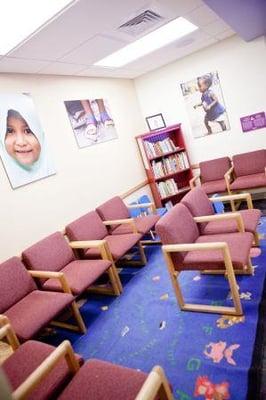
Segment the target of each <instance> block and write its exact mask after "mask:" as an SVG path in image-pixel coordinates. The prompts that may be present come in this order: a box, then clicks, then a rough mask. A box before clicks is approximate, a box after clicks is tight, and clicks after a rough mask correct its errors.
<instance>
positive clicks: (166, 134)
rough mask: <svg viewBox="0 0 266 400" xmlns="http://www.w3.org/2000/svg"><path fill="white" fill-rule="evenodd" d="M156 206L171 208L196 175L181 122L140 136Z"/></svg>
mask: <svg viewBox="0 0 266 400" xmlns="http://www.w3.org/2000/svg"><path fill="white" fill-rule="evenodd" d="M136 140H137V144H138V147H139V151H140V154H141V158H142V161H143V165H144V168H145V171H146V174H147V177H148V181H149V184H150V188H151V191H152V194H153V198H154V202H155V204H156V207H165V206H167V207H169V208H170V207H171V206H173V205H175V204H176V203H178V202H179V201H180V200H181V199H182V197H183V196H184V195H185V194H186V193H187V192H188V191H189V190H190V188H189V180H190V179H191V178H192V176H193V175H192V170H191V167H190V163H189V159H188V155H187V151H186V145H185V141H184V137H183V133H182V128H181V124H177V125H173V126H169V127H167V128H163V129H159V130H157V131H152V132H148V133H144V134H143V135H138V136H137V137H136Z"/></svg>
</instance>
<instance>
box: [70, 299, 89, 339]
mask: <svg viewBox="0 0 266 400" xmlns="http://www.w3.org/2000/svg"><path fill="white" fill-rule="evenodd" d="M71 311H72V313H73V316H74V318H75V320H76V321H77V324H78V327H79V330H80V332H82V333H86V331H87V329H86V326H85V324H84V322H83V319H82V316H81V314H80V312H79V309H78V306H77V303H76V302H75V301H73V303H72V304H71Z"/></svg>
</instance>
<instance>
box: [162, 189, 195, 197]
mask: <svg viewBox="0 0 266 400" xmlns="http://www.w3.org/2000/svg"><path fill="white" fill-rule="evenodd" d="M189 191H190V187H189V186H188V187H185V188H181V189H179V190H178V192H176V193H173V194H169V196H166V197H161V200H168V199H171V198H172V197H175V196H178V195H179V194H182V193H186V192H189Z"/></svg>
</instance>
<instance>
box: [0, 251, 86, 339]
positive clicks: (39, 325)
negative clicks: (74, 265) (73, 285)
mask: <svg viewBox="0 0 266 400" xmlns="http://www.w3.org/2000/svg"><path fill="white" fill-rule="evenodd" d="M33 277H37V278H39V277H41V278H44V279H49V278H55V279H58V280H59V281H60V283H61V285H62V288H64V289H65V280H64V276H63V274H62V273H59V272H50V271H27V269H26V268H25V266H24V265H23V263H22V262H21V260H20V259H19V258H18V257H12V258H10V259H9V260H7V261H5V262H3V263H1V264H0V314H4V315H5V316H7V317H8V318H9V319H10V321H11V323H12V325H13V327H14V330H15V332H16V334H17V336H18V338H19V340H20V341H21V342H25V341H26V340H29V339H31V338H33V337H34V336H36V335H37V334H38V333H39V332H40V331H41V330H42V329H43V328H44V327H46V326H47V325H48V324H49V323H51V321H52V320H54V318H56V317H57V316H58V315H59V314H60V313H61V312H62V311H63V310H64V309H65V308H66V307H70V309H71V311H72V313H73V316H74V318H75V320H76V322H77V326H72V325H69V324H65V327H67V328H72V329H75V330H77V331H81V332H83V333H84V332H85V331H86V328H85V325H84V322H83V320H82V317H81V315H80V312H79V310H78V307H77V305H76V302H75V298H74V296H73V295H72V294H71V293H70V292H69V291H65V290H64V293H60V292H50V291H45V290H38V288H37V286H36V284H35V282H34V280H33Z"/></svg>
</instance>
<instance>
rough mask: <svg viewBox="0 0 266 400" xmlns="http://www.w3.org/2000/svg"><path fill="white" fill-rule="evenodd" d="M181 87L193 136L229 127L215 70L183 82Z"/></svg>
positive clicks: (221, 130)
mask: <svg viewBox="0 0 266 400" xmlns="http://www.w3.org/2000/svg"><path fill="white" fill-rule="evenodd" d="M181 89H182V92H183V96H184V99H185V103H186V108H187V111H188V115H189V120H190V123H191V128H192V133H193V136H194V137H195V138H198V137H202V136H206V135H210V134H212V133H218V132H223V131H226V130H228V129H230V126H229V121H228V117H227V113H226V109H225V105H224V100H223V95H222V89H221V86H220V81H219V77H218V73H217V72H211V73H208V74H205V75H202V76H200V77H198V78H196V79H193V80H191V81H189V82H186V83H183V84H181ZM199 100H200V102H199Z"/></svg>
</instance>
